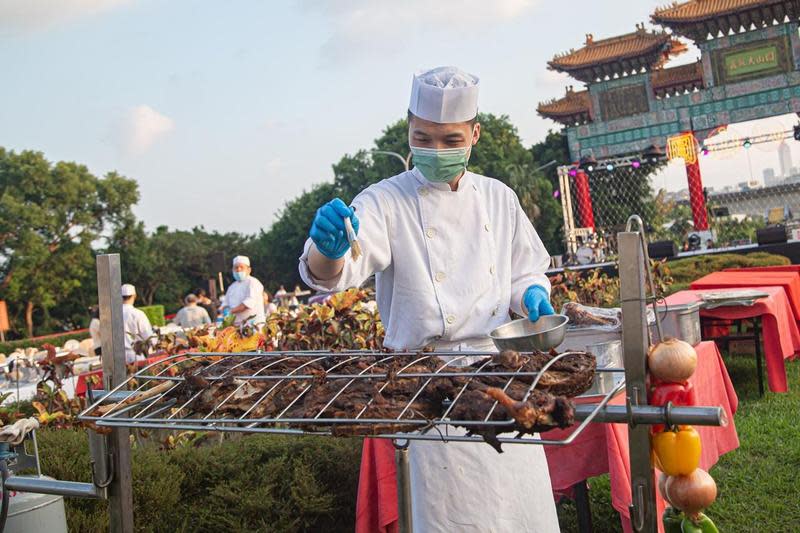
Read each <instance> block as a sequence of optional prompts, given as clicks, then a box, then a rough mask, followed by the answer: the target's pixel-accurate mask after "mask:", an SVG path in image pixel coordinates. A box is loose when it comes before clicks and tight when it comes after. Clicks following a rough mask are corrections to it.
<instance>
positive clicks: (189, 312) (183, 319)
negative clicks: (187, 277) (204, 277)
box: [173, 294, 211, 329]
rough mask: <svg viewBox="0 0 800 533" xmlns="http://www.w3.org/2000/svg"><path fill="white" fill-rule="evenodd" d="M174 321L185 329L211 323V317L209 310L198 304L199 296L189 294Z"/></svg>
mask: <svg viewBox="0 0 800 533" xmlns="http://www.w3.org/2000/svg"><path fill="white" fill-rule="evenodd" d="M173 322H175V324H177V325H179V326H180V327H182V328H184V329H188V328H198V327H200V326H203V325H205V324H210V323H211V317H209V316H208V311H206V310H205V309H203V308H202V307H200V306H199V305H197V296H195V295H194V294H187V295H186V298H184V306H183V307H181V309H180V310H179V311H178V313H177V314H176V315H175V319H174V320H173Z"/></svg>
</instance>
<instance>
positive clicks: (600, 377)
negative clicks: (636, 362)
mask: <svg viewBox="0 0 800 533" xmlns="http://www.w3.org/2000/svg"><path fill="white" fill-rule="evenodd" d="M586 351H587V352H590V353H592V354H593V355H594V356H595V358H596V359H597V368H623V359H622V341H619V340H612V341H606V342H596V343H593V344H587V345H586ZM623 379H625V374H623V373H622V372H595V374H594V381H593V382H592V386H591V388H590V389H589V390H588V391H586V392H585V393H584V394H582V396H601V395H604V394H607V393H608V392H609V391H611V390H612V389H613V388H614V387H616V386H617V384H619V383H620V382H621V381H622V380H623Z"/></svg>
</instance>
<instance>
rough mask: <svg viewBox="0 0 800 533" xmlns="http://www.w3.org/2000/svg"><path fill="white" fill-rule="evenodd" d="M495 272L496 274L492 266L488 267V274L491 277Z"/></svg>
mask: <svg viewBox="0 0 800 533" xmlns="http://www.w3.org/2000/svg"><path fill="white" fill-rule="evenodd" d="M495 272H496V269H495V268H494V265H492V266H490V267H489V274H491V275H492V276H494V273H495Z"/></svg>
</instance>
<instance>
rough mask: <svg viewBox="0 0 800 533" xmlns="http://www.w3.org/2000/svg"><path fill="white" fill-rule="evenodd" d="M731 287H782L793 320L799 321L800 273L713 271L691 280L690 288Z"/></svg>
mask: <svg viewBox="0 0 800 533" xmlns="http://www.w3.org/2000/svg"><path fill="white" fill-rule="evenodd" d="M732 287H783V289H784V290H785V291H786V296H787V297H788V298H789V305H791V306H792V313H793V314H794V319H795V321H800V273H797V272H763V271H746V270H730V271H723V272H714V273H712V274H709V275H707V276H704V277H702V278H700V279H698V280H697V281H694V282H692V284H691V288H692V289H695V290H697V289H729V288H732Z"/></svg>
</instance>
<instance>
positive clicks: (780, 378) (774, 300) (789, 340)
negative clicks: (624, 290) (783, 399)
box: [665, 286, 800, 392]
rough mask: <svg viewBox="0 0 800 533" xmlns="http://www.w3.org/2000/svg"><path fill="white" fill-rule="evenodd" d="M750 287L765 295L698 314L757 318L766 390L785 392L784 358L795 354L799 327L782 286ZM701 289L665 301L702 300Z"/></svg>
mask: <svg viewBox="0 0 800 533" xmlns="http://www.w3.org/2000/svg"><path fill="white" fill-rule="evenodd" d="M752 288H754V289H757V290H760V291H763V292H765V293H767V294H768V296H767V297H766V298H760V299H758V300H756V302H755V303H754V304H753V305H752V306H749V307H741V306H722V307H717V308H714V309H701V310H700V316H701V317H709V318H714V319H722V320H732V321H733V320H742V319H753V318H760V320H761V328H760V329H761V332H762V335H761V336H762V339H763V342H764V361H765V362H766V366H767V382H768V385H769V390H771V391H772V392H787V391H788V384H787V382H786V367H785V365H784V359H789V358H792V357H795V355H797V354H798V353H800V329H798V327H797V322H796V321H795V319H794V315H793V314H792V308H791V305H790V304H789V300H788V298H787V297H786V292H785V291H784V289H783V288H782V287H775V286H766V287H762V286H756V287H752ZM704 292H707V291H705V290H685V291H679V292H676V293H675V294H672V295H670V296H668V297H667V298H666V302H665V303H666V305H667V306H670V305H677V304H685V303H692V302H697V301H702V293H704ZM759 361H760V359H759Z"/></svg>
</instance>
